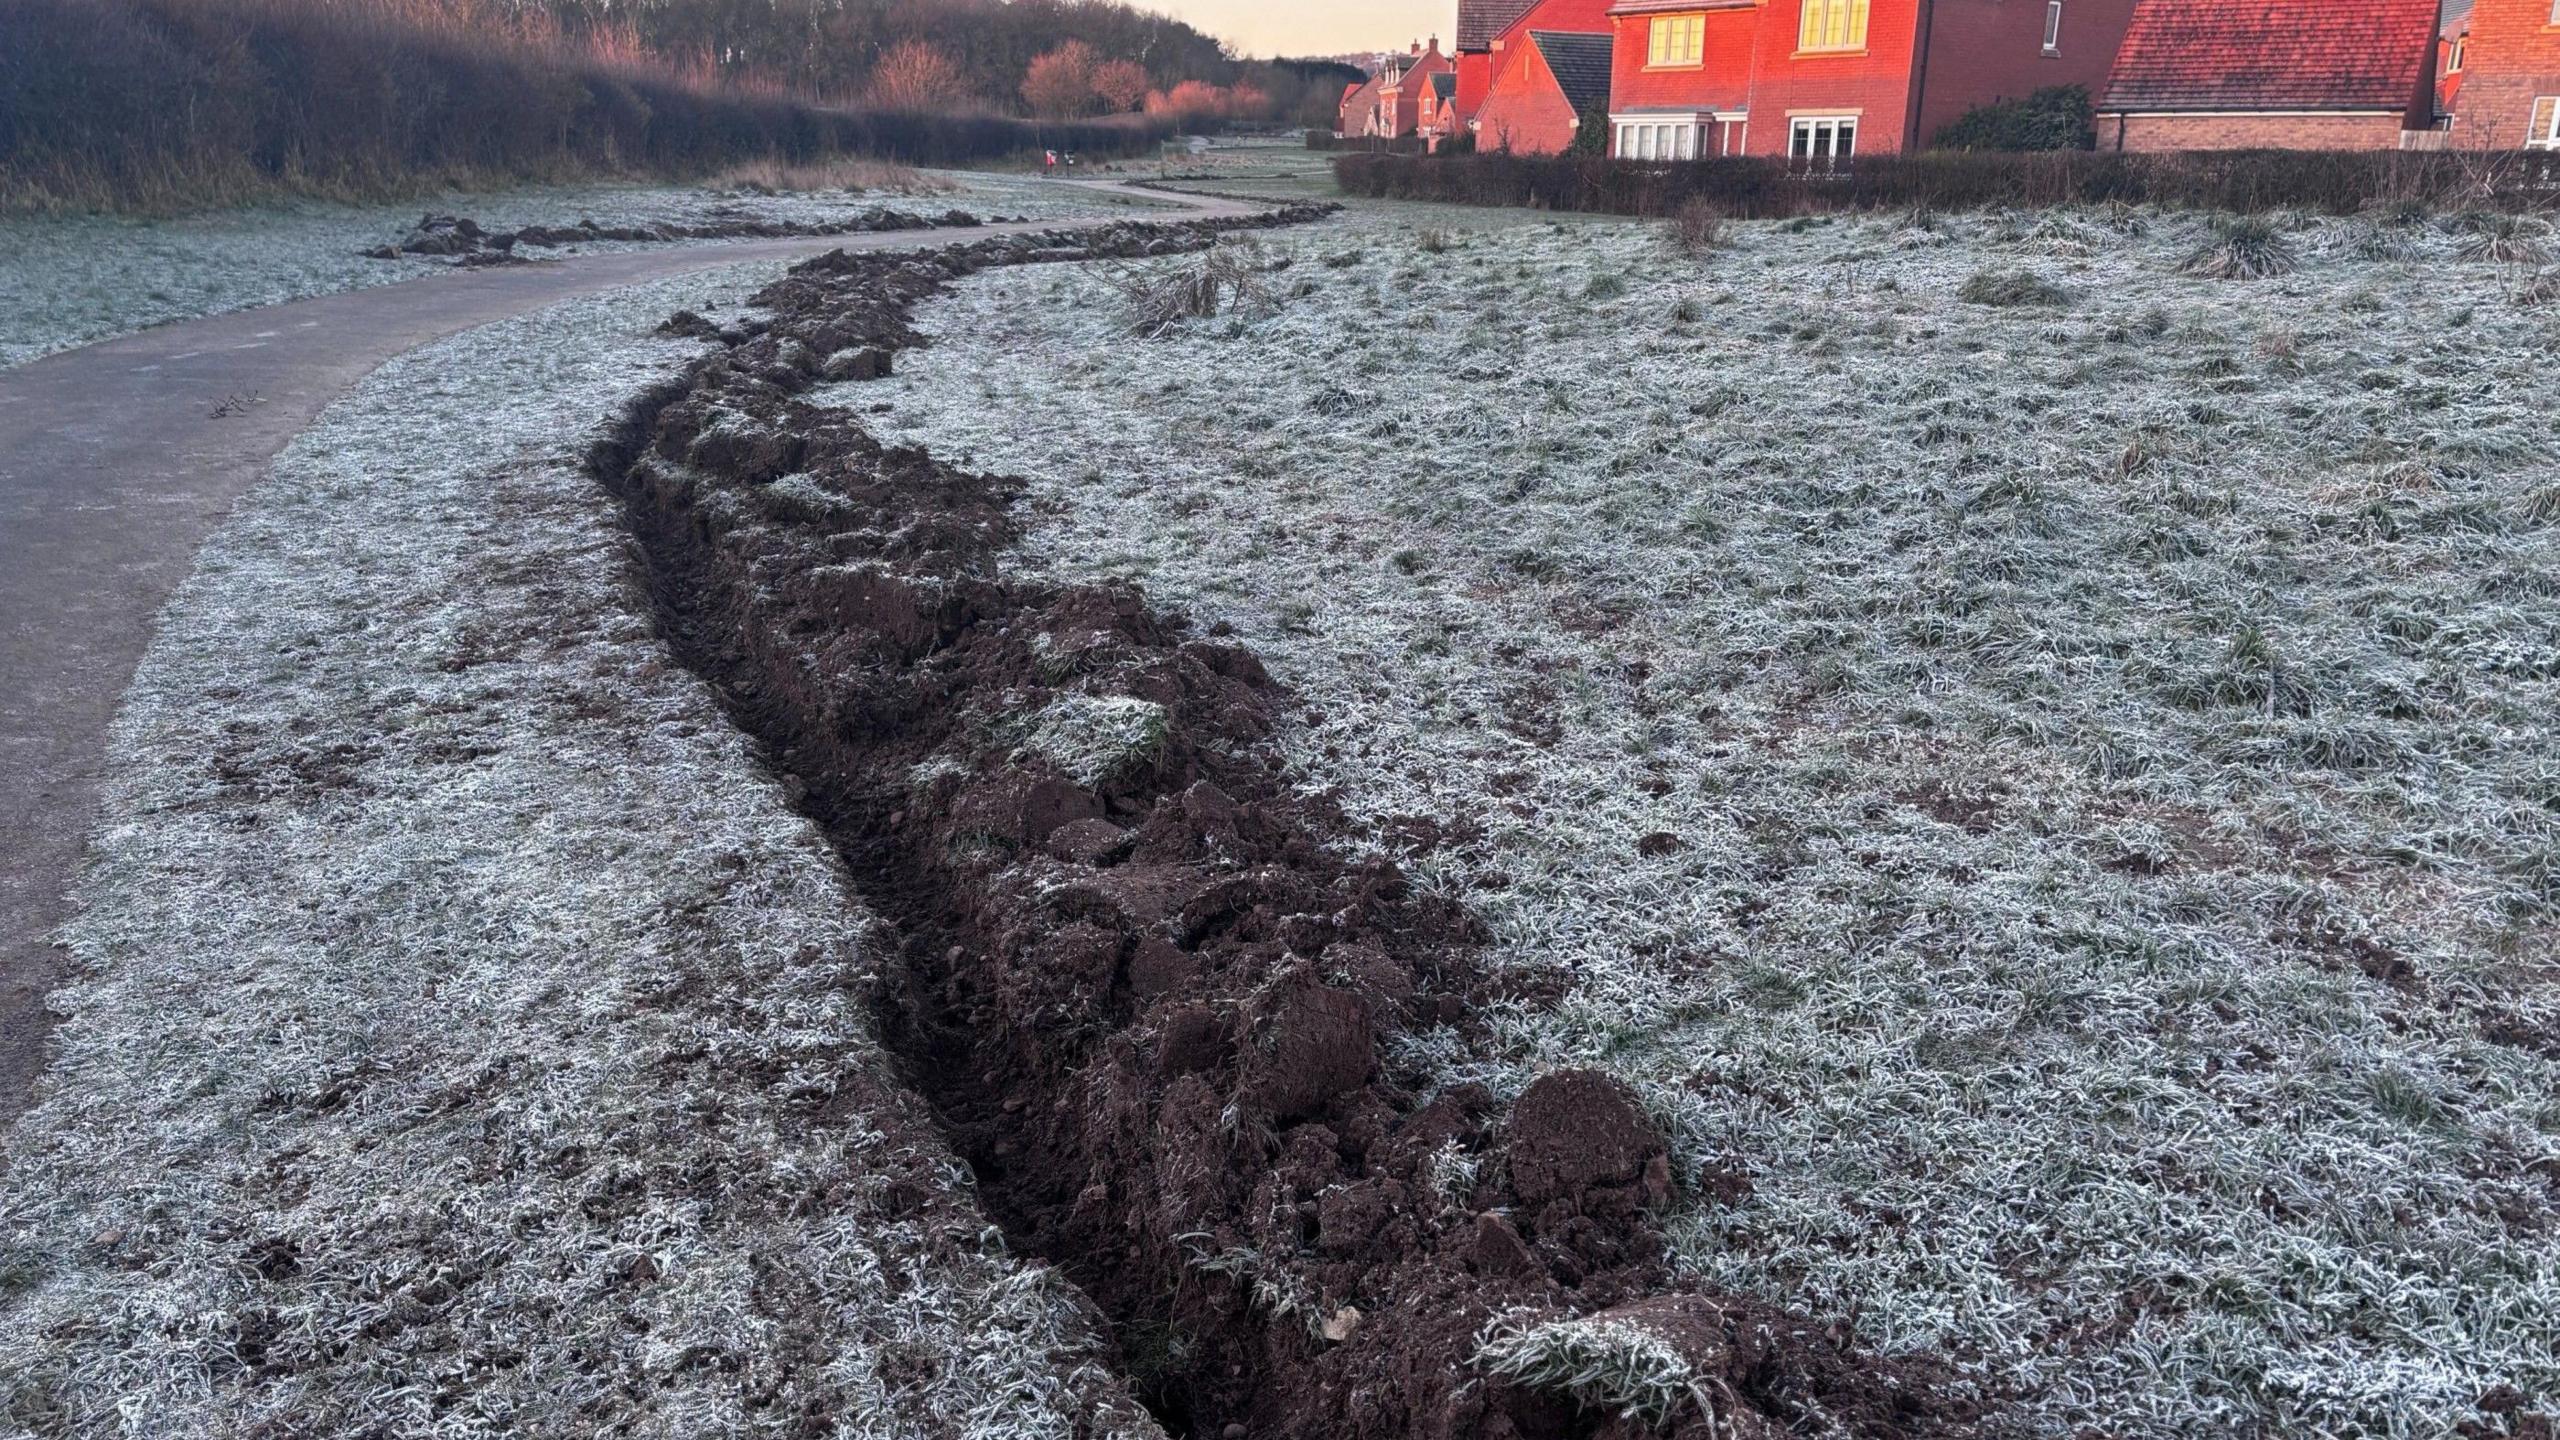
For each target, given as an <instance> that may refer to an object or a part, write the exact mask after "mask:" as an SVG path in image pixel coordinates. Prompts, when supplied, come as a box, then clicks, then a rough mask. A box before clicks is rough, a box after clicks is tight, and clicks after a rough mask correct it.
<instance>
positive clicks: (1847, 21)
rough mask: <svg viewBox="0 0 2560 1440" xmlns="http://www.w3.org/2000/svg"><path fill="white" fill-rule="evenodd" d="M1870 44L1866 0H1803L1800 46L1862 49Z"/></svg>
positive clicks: (1798, 44)
mask: <svg viewBox="0 0 2560 1440" xmlns="http://www.w3.org/2000/svg"><path fill="white" fill-rule="evenodd" d="M1866 44H1867V0H1804V23H1803V28H1802V29H1800V30H1799V31H1798V32H1797V33H1796V48H1797V49H1798V50H1862V49H1864V48H1866Z"/></svg>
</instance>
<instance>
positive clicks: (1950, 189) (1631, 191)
mask: <svg viewBox="0 0 2560 1440" xmlns="http://www.w3.org/2000/svg"><path fill="white" fill-rule="evenodd" d="M1333 168H1334V176H1335V178H1336V180H1337V181H1338V182H1339V183H1340V184H1341V187H1342V189H1343V191H1344V193H1346V194H1351V195H1364V196H1371V197H1376V198H1381V199H1395V200H1435V201H1441V202H1445V203H1449V204H1458V205H1514V206H1530V207H1534V208H1539V209H1547V210H1587V211H1595V212H1599V213H1603V214H1612V215H1651V216H1667V215H1671V214H1673V213H1675V212H1676V211H1678V210H1679V209H1680V207H1681V206H1683V205H1685V204H1687V203H1689V202H1690V201H1692V200H1700V199H1703V200H1705V201H1707V202H1709V203H1711V204H1713V205H1715V206H1716V207H1717V208H1718V209H1720V210H1722V211H1723V212H1724V213H1725V214H1727V215H1731V216H1734V217H1736V218H1743V219H1751V218H1784V217H1787V216H1792V215H1805V214H1816V213H1821V212H1825V211H1834V210H1875V209H1898V208H1904V207H1909V206H1916V205H1925V206H1928V207H1930V208H1932V209H1939V210H1974V209H1985V208H1992V207H2002V206H2017V207H2022V208H2033V207H2041V206H2048V205H2068V204H2082V205H2091V204H2107V203H2110V202H2122V203H2125V204H2134V205H2142V204H2155V205H2167V206H2176V207H2184V208H2193V209H2210V210H2228V211H2238V212H2244V213H2246V212H2254V211H2261V210H2277V209H2303V210H2325V211H2330V212H2333V213H2339V214H2345V213H2350V212H2353V211H2356V210H2360V209H2363V208H2365V207H2367V206H2370V205H2380V204H2392V203H2399V202H2409V203H2417V204H2424V205H2430V206H2469V207H2478V208H2493V209H2519V210H2520V209H2542V208H2549V207H2551V206H2552V205H2554V204H2555V203H2560V154H2553V153H2551V152H2522V153H2515V154H2495V155H2483V154H2475V153H2464V152H2458V151H2388V152H2380V153H2354V152H2329V151H2283V150H2248V151H2229V152H2214V153H2197V154H2184V155H2132V154H2120V153H2115V152H2106V151H2064V152H2055V153H2045V154H1996V153H1970V154H1958V153H1951V152H1929V153H1923V154H1917V155H1877V156H1865V157H1861V158H1859V159H1858V160H1857V161H1856V162H1855V163H1854V164H1851V165H1848V166H1845V167H1842V168H1841V169H1839V170H1836V171H1815V170H1808V169H1805V168H1803V167H1802V166H1800V165H1790V164H1789V163H1788V162H1786V161H1784V160H1778V159H1761V158H1728V159H1716V160H1695V161H1686V162H1680V163H1674V164H1662V163H1659V162H1647V161H1634V160H1610V159H1603V158H1600V157H1597V156H1561V155H1560V156H1528V155H1507V154H1491V155H1487V154H1477V155H1472V156H1456V157H1407V156H1398V155H1342V156H1339V157H1336V159H1335V160H1334V162H1333Z"/></svg>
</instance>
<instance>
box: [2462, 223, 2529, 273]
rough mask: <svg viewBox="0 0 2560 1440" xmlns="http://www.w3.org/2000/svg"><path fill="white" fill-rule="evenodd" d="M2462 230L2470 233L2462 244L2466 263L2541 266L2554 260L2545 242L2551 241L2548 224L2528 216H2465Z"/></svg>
mask: <svg viewBox="0 0 2560 1440" xmlns="http://www.w3.org/2000/svg"><path fill="white" fill-rule="evenodd" d="M2460 224H2461V227H2462V228H2463V229H2464V230H2465V231H2466V232H2468V234H2467V237H2466V238H2465V239H2464V240H2463V242H2462V258H2463V259H2465V260H2489V261H2494V262H2496V263H2498V264H2500V265H2539V264H2541V263H2542V262H2543V261H2545V260H2548V259H2550V258H2551V250H2550V247H2549V246H2548V245H2546V244H2545V243H2544V242H2545V241H2547V240H2549V239H2550V238H2551V226H2550V224H2549V223H2548V222H2546V221H2543V220H2538V219H2535V218H2533V217H2531V216H2527V215H2465V216H2463V217H2462V219H2461V221H2460Z"/></svg>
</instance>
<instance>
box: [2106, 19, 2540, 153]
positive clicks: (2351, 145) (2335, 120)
mask: <svg viewBox="0 0 2560 1440" xmlns="http://www.w3.org/2000/svg"><path fill="white" fill-rule="evenodd" d="M2484 3H2495V0H2484ZM2520 3H2524V4H2534V5H2544V6H2548V5H2549V4H2551V3H2553V0H2520ZM2439 4H2440V0H2353V3H2343V4H2342V3H2340V0H2138V3H2137V4H2136V5H2135V7H2134V12H2133V25H2132V28H2131V29H2130V30H2129V31H2128V32H2127V33H2126V35H2125V41H2124V48H2123V50H2122V52H2121V53H2119V54H2118V55H2117V57H2116V64H2115V70H2114V72H2113V74H2112V75H2110V76H2109V77H2108V80H2107V87H2106V92H2105V94H2104V96H2103V97H2102V98H2101V99H2100V100H2099V102H2098V144H2099V147H2100V148H2102V149H2116V150H2242V149H2262V148H2263V149H2283V150H2395V149H2400V148H2402V147H2403V146H2405V145H2409V144H2413V143H2419V142H2417V141H2416V140H2415V139H2414V137H2415V136H2418V135H2422V134H2424V133H2426V132H2428V131H2431V130H2433V129H2434V127H2435V118H2436V46H2437V34H2438V30H2439V28H2440V25H2439V21H2440V10H2439ZM2475 24H2476V20H2475ZM2464 88H2465V89H2466V90H2467V89H2469V88H2470V81H2468V80H2466V81H2465V82H2464ZM2519 128H2521V126H2519Z"/></svg>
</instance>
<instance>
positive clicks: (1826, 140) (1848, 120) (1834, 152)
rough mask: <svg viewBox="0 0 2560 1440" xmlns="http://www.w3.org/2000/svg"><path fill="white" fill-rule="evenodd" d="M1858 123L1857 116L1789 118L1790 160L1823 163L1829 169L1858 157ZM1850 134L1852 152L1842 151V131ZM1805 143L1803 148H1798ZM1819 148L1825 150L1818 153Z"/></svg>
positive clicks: (1791, 116)
mask: <svg viewBox="0 0 2560 1440" xmlns="http://www.w3.org/2000/svg"><path fill="white" fill-rule="evenodd" d="M1858 123H1859V117H1857V116H1855V115H1790V116H1788V117H1787V159H1788V160H1789V161H1790V162H1792V161H1797V160H1805V161H1815V160H1818V161H1821V162H1822V163H1823V164H1824V165H1825V166H1826V167H1828V166H1832V165H1837V164H1839V163H1840V162H1841V161H1843V160H1854V159H1856V158H1857V157H1858ZM1844 129H1845V130H1846V131H1847V132H1848V140H1849V148H1848V149H1847V150H1845V151H1843V150H1841V149H1840V140H1841V131H1843V130H1844ZM1800 140H1801V141H1803V142H1804V145H1803V148H1801V149H1799V148H1797V146H1798V142H1799V141H1800ZM1816 145H1819V146H1820V147H1821V148H1820V149H1816V148H1815V147H1816Z"/></svg>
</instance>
